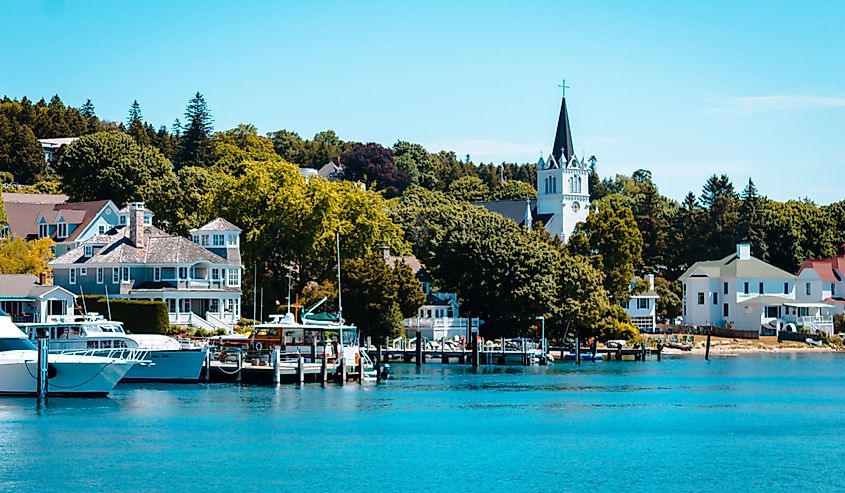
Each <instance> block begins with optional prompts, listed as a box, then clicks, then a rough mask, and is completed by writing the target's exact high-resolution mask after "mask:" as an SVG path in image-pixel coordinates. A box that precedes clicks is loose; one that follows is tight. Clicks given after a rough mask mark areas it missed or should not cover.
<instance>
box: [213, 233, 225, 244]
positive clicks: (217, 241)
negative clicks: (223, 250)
mask: <svg viewBox="0 0 845 493" xmlns="http://www.w3.org/2000/svg"><path fill="white" fill-rule="evenodd" d="M213 240H214V241H212V245H214V246H223V235H214V237H213Z"/></svg>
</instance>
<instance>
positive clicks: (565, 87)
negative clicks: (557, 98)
mask: <svg viewBox="0 0 845 493" xmlns="http://www.w3.org/2000/svg"><path fill="white" fill-rule="evenodd" d="M557 86H558V87H559V88H560V89H561V92H562V94H561V96H563V97H566V90H567V89H569V86H567V85H566V79H563V80H562V81H561V83H560V84H558V85H557Z"/></svg>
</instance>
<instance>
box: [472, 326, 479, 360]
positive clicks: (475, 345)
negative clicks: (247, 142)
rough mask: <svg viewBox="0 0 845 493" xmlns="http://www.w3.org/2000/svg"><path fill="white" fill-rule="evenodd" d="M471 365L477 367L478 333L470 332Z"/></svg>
mask: <svg viewBox="0 0 845 493" xmlns="http://www.w3.org/2000/svg"><path fill="white" fill-rule="evenodd" d="M472 367H473V368H478V334H476V333H475V332H473V333H472Z"/></svg>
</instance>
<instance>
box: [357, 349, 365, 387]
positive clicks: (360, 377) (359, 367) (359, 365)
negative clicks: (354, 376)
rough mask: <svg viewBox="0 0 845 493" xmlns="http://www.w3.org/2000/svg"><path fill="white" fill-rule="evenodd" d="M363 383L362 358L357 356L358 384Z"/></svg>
mask: <svg viewBox="0 0 845 493" xmlns="http://www.w3.org/2000/svg"><path fill="white" fill-rule="evenodd" d="M363 383H364V358H363V357H361V355H358V384H359V385H361V384H363Z"/></svg>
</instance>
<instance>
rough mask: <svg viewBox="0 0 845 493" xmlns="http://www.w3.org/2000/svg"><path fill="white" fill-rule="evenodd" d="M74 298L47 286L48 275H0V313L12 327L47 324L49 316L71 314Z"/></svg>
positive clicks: (58, 287) (69, 293)
mask: <svg viewBox="0 0 845 493" xmlns="http://www.w3.org/2000/svg"><path fill="white" fill-rule="evenodd" d="M75 299H76V297H75V296H74V295H73V293H71V292H70V291H68V290H67V289H64V288H62V287H61V286H51V285H48V284H47V275H46V273H45V274H42V275H41V277H40V278H38V277H35V276H33V275H32V274H0V309H2V311H3V312H5V313H7V314H8V315H9V316H10V317H12V321H13V322H15V323H26V322H36V323H43V322H46V321H47V317H48V316H49V315H70V314H73V305H74V300H75Z"/></svg>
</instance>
